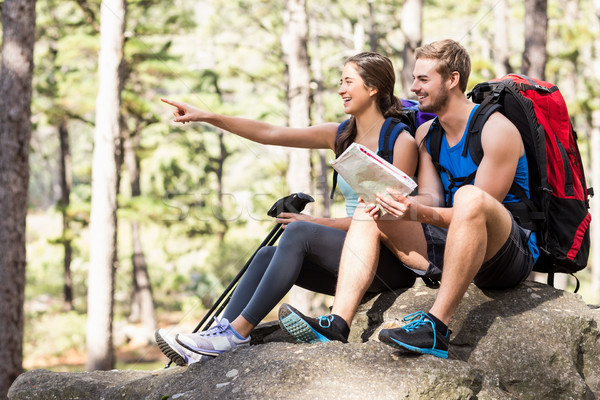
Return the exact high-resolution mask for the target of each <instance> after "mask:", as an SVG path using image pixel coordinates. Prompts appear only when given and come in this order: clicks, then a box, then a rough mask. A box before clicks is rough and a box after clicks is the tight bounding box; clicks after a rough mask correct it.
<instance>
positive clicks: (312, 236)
mask: <svg viewBox="0 0 600 400" xmlns="http://www.w3.org/2000/svg"><path fill="white" fill-rule="evenodd" d="M345 236H346V232H344V231H341V230H339V229H334V228H330V227H326V226H323V225H318V224H314V223H310V222H304V221H297V222H292V223H291V224H289V225H288V226H287V227H286V228H285V231H284V233H283V235H282V236H281V238H280V239H279V245H278V246H277V249H276V250H275V254H274V255H273V258H272V259H271V262H270V263H269V266H268V268H267V270H266V271H265V274H264V277H263V279H262V280H261V281H260V283H259V284H258V287H257V288H256V291H255V293H254V295H253V296H252V299H250V301H249V302H248V305H247V306H246V307H245V308H244V310H243V311H242V312H241V316H242V317H243V318H244V319H246V320H247V321H248V322H249V323H251V324H253V325H257V324H258V323H259V322H260V321H261V320H262V319H263V318H264V317H266V315H267V314H268V313H269V311H271V310H272V309H273V307H275V306H276V305H277V303H278V302H279V301H280V300H281V299H282V298H283V296H285V294H286V293H287V292H288V291H289V290H290V289H291V288H292V286H293V285H294V284H295V283H296V282H297V281H298V280H299V276H300V274H301V272H303V279H302V282H304V283H307V282H308V283H310V281H312V282H313V283H314V285H312V284H308V285H301V286H304V287H306V286H309V288H310V289H311V290H314V289H315V288H316V289H318V290H319V291H320V290H323V291H325V290H327V292H329V293H332V288H333V287H334V282H335V275H333V274H332V275H331V277H330V278H329V279H328V280H329V281H330V282H331V283H332V284H329V285H327V284H326V285H321V284H320V282H319V277H318V276H316V275H317V274H318V271H319V267H321V268H322V269H323V271H324V272H323V274H322V275H320V277H325V278H327V271H335V270H336V269H337V266H338V265H339V258H340V254H341V251H342V246H343V243H344V238H345ZM305 265H306V271H304V266H305ZM298 283H301V282H298ZM317 283H318V285H317Z"/></svg>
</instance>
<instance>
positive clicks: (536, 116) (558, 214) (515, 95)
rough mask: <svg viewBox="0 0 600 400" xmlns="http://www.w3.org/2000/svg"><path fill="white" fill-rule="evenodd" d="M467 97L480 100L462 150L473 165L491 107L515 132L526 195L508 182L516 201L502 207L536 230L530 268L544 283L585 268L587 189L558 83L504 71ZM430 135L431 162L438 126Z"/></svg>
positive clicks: (438, 137)
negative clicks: (526, 177)
mask: <svg viewBox="0 0 600 400" xmlns="http://www.w3.org/2000/svg"><path fill="white" fill-rule="evenodd" d="M467 96H468V97H471V98H472V100H473V101H474V102H475V103H479V104H480V106H479V108H478V110H477V111H476V113H475V115H474V116H473V117H472V118H471V123H470V126H469V130H468V134H467V138H466V143H465V149H464V151H465V152H466V151H467V147H468V151H469V153H470V155H471V158H472V159H473V161H474V162H475V163H476V164H477V165H479V162H480V161H481V159H482V157H483V149H482V147H481V130H482V128H483V125H484V124H485V121H486V120H487V119H488V117H489V116H490V115H491V114H492V113H493V112H495V111H500V112H501V113H503V114H504V115H505V116H506V117H507V118H508V119H509V120H510V121H511V122H512V123H513V124H515V126H516V127H517V128H518V129H519V132H520V133H521V137H522V139H523V144H524V146H525V153H526V156H527V163H528V168H529V193H530V197H529V198H527V196H526V195H525V193H524V192H523V190H522V189H521V188H520V187H519V186H517V185H516V184H513V186H512V187H511V190H510V192H511V193H513V194H515V195H517V196H519V197H520V198H521V200H522V203H507V204H505V206H506V207H507V208H508V209H509V211H511V212H512V214H513V216H514V217H515V220H516V221H517V222H518V223H519V224H520V225H521V226H523V227H525V228H527V229H531V230H533V231H535V232H536V234H537V242H538V247H539V250H540V257H539V259H538V261H537V262H536V264H535V266H534V268H533V269H534V271H538V272H546V273H549V276H548V283H550V284H552V282H553V273H554V272H563V273H571V274H572V273H574V272H577V271H579V270H581V269H583V268H585V267H586V265H587V261H588V257H589V251H590V231H589V226H590V221H591V215H590V213H589V211H588V210H589V201H588V198H589V196H590V195H592V194H593V192H592V189H591V188H589V189H588V188H587V185H586V181H585V174H584V170H583V165H582V162H581V155H580V154H579V148H578V147H577V134H576V132H575V131H574V130H573V127H572V125H571V121H570V119H569V114H568V111H567V106H566V104H565V101H564V99H563V97H562V94H561V93H560V91H559V90H558V88H557V87H556V86H555V85H553V84H551V83H548V82H544V81H539V80H537V79H532V78H530V77H527V76H524V75H513V74H510V75H507V76H505V77H502V78H498V79H493V80H491V81H488V82H483V83H480V84H478V85H476V86H475V87H474V88H473V90H472V91H471V92H470V93H469V94H468V95H467ZM437 125H438V126H439V124H437ZM433 131H437V132H433ZM430 134H431V135H432V136H431V142H430V143H431V153H432V154H431V156H432V158H433V160H434V164H436V165H437V161H438V160H439V147H440V145H441V128H440V129H434V130H432V131H430ZM436 152H437V154H434V153H436ZM471 182H472V179H471V180H469V181H468V182H460V183H458V185H461V184H468V183H471Z"/></svg>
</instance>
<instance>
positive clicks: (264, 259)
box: [248, 246, 277, 270]
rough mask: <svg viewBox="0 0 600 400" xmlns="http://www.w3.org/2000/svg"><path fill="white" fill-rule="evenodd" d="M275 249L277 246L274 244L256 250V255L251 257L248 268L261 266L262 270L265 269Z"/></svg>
mask: <svg viewBox="0 0 600 400" xmlns="http://www.w3.org/2000/svg"><path fill="white" fill-rule="evenodd" d="M275 250H277V247H275V246H265V247H261V248H260V249H259V250H258V252H257V253H256V255H255V256H254V258H253V259H252V262H251V263H250V265H249V266H248V268H257V267H258V268H262V269H263V270H264V269H267V266H268V265H269V263H270V262H271V260H272V259H273V255H274V254H275Z"/></svg>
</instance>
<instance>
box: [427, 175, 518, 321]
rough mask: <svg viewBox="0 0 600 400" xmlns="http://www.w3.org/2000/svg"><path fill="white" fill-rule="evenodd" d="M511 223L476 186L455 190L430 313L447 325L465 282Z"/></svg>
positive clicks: (499, 206)
mask: <svg viewBox="0 0 600 400" xmlns="http://www.w3.org/2000/svg"><path fill="white" fill-rule="evenodd" d="M511 227H512V217H511V216H510V213H509V212H508V211H507V210H506V208H505V207H504V206H503V205H502V204H501V203H500V202H498V201H497V200H496V199H494V198H493V197H492V196H490V195H489V194H487V193H486V192H484V191H483V190H481V189H479V188H477V187H476V186H465V187H463V188H461V189H459V190H458V191H457V192H456V195H455V198H454V207H453V215H452V221H451V223H450V228H449V229H448V238H447V241H446V252H445V255H444V270H443V273H442V281H441V284H440V289H439V292H438V295H437V297H436V299H435V302H434V304H433V306H432V308H431V310H430V313H431V314H433V315H435V316H436V317H437V318H439V319H440V320H441V321H442V322H444V324H446V325H448V323H449V322H450V318H451V317H452V315H453V314H454V311H456V308H457V307H458V305H459V303H460V301H461V300H462V298H463V296H464V294H465V292H466V291H467V289H468V287H469V284H470V283H471V282H472V281H473V278H474V277H475V275H476V274H477V272H478V271H479V269H480V268H481V265H482V264H483V263H484V262H485V261H487V260H489V259H490V258H492V257H493V256H494V255H495V254H496V253H497V252H498V250H500V248H501V247H502V245H504V243H505V242H506V240H507V239H508V236H509V234H510V230H511Z"/></svg>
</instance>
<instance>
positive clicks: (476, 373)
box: [9, 282, 600, 400]
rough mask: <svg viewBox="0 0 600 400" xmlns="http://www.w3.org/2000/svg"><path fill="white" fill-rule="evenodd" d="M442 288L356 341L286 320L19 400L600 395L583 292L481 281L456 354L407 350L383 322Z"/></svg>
mask: <svg viewBox="0 0 600 400" xmlns="http://www.w3.org/2000/svg"><path fill="white" fill-rule="evenodd" d="M435 294H436V290H434V289H430V288H426V287H416V288H412V289H409V290H406V291H403V292H397V293H385V294H382V295H378V296H375V297H373V298H371V299H367V300H366V301H365V303H364V304H363V305H362V306H361V308H360V309H359V312H358V313H357V316H356V319H355V322H354V324H353V327H352V331H351V343H349V344H342V343H338V342H335V343H324V344H312V345H308V344H295V343H289V342H287V341H286V338H285V336H282V335H281V332H280V331H279V330H278V329H276V325H275V324H265V325H263V326H261V327H260V328H259V329H257V330H256V331H255V333H254V340H253V342H254V343H257V342H258V343H260V344H256V345H253V346H249V347H246V348H242V349H237V350H235V351H233V352H231V353H228V354H224V355H222V356H220V357H217V358H216V359H214V360H212V361H209V362H206V363H201V364H194V365H192V366H190V367H187V368H185V367H171V368H169V369H167V370H160V371H153V372H143V371H109V372H101V371H96V372H85V373H55V372H50V371H46V370H34V371H30V372H27V373H25V374H23V375H21V376H20V377H19V378H18V379H17V380H16V381H15V383H14V384H13V386H12V387H11V389H10V391H9V399H11V400H17V399H33V398H35V399H164V398H169V399H181V400H184V399H205V398H206V399H208V398H218V399H237V398H243V399H267V398H268V399H307V398H315V399H321V398H332V399H333V398H344V399H365V398H366V399H371V398H373V399H402V398H407V399H475V398H477V399H515V398H519V399H594V398H596V396H599V395H600V341H599V338H600V331H599V329H598V321H600V310H598V309H595V308H591V307H588V306H587V305H586V304H585V303H583V302H582V300H581V299H580V297H579V296H577V295H575V294H572V293H567V292H563V291H560V290H555V289H553V288H551V287H548V286H546V285H542V284H538V283H534V282H526V283H524V284H522V285H520V286H519V287H517V288H516V289H513V290H509V291H481V290H479V289H477V288H476V287H474V286H471V287H470V288H469V290H468V292H467V295H466V296H465V298H464V299H463V301H462V303H461V305H460V306H459V308H458V309H457V311H456V314H455V316H454V318H453V320H452V322H451V324H450V329H452V331H453V334H452V336H451V346H450V353H451V357H450V359H448V360H442V359H438V358H435V357H433V356H413V355H407V354H404V353H400V352H395V351H394V350H393V349H392V348H391V347H388V346H386V345H383V344H381V343H379V342H378V341H377V334H378V332H379V330H380V329H382V327H391V326H397V325H401V324H403V323H402V322H401V320H402V318H403V317H404V316H405V315H407V314H409V313H411V312H414V311H418V310H425V311H427V310H428V309H429V307H430V306H431V304H432V303H433V300H434V298H435Z"/></svg>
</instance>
